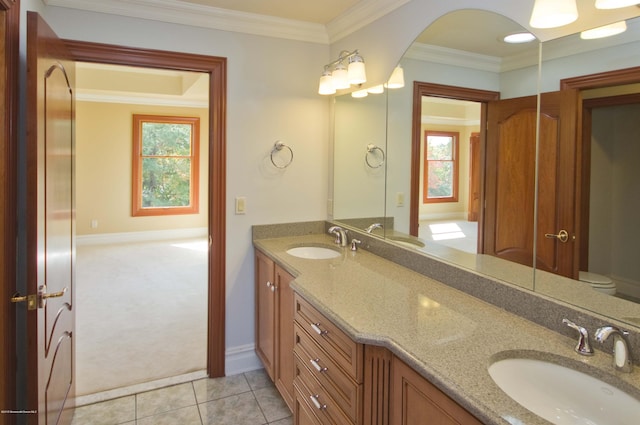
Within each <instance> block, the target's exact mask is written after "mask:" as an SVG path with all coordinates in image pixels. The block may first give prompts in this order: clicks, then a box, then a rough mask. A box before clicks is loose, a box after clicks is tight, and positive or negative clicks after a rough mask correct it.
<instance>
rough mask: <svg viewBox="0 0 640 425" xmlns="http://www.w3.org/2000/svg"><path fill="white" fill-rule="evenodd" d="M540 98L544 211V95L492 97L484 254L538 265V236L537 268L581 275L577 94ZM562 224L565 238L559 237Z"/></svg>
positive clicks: (487, 164) (487, 159) (542, 132)
mask: <svg viewBox="0 0 640 425" xmlns="http://www.w3.org/2000/svg"><path fill="white" fill-rule="evenodd" d="M540 99H541V100H540V134H539V153H538V155H539V157H538V160H537V164H538V169H537V173H538V175H537V178H538V185H537V187H538V200H537V202H538V206H537V213H536V209H535V197H534V193H535V188H536V185H535V183H536V126H537V122H536V121H537V98H536V96H528V97H522V98H516V99H507V100H501V101H496V102H490V103H489V110H488V113H487V122H488V130H487V150H486V151H487V155H486V177H485V178H486V180H485V182H486V186H485V199H486V209H485V228H484V230H485V235H484V253H485V254H490V255H495V256H497V257H500V258H504V259H506V260H510V261H515V262H517V263H520V264H525V265H528V266H533V265H534V256H533V247H534V243H535V245H536V257H535V266H536V268H539V269H541V270H546V271H550V272H552V273H556V274H561V275H563V276H568V277H576V276H577V268H576V267H577V261H574V256H575V255H576V254H577V250H576V249H575V247H576V244H575V235H576V234H577V232H576V227H577V226H576V218H577V216H578V213H579V211H578V209H577V208H576V189H575V188H576V187H577V184H578V182H577V181H576V161H577V158H576V155H577V150H576V146H577V143H578V140H579V139H578V134H577V133H578V130H577V123H578V112H577V111H578V108H577V102H578V93H577V91H576V90H563V91H561V92H553V93H543V94H541V98H540ZM534 221H535V223H536V224H537V226H536V227H535V228H537V231H534ZM561 231H564V232H566V234H567V238H566V241H564V242H563V241H562V240H561V238H555V237H552V235H560V234H561V233H560V232H561ZM534 233H535V235H534ZM545 235H548V236H549V237H545ZM562 239H564V238H562ZM574 269H575V270H574Z"/></svg>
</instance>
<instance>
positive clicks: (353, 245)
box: [351, 238, 362, 251]
mask: <svg viewBox="0 0 640 425" xmlns="http://www.w3.org/2000/svg"><path fill="white" fill-rule="evenodd" d="M361 243H362V241H361V240H360V239H356V238H353V239H351V251H357V250H358V245H360V244H361Z"/></svg>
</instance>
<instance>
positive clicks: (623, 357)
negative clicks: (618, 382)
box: [596, 326, 633, 373]
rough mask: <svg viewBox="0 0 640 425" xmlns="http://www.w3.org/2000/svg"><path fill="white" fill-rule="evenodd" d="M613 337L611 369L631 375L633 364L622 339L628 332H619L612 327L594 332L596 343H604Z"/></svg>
mask: <svg viewBox="0 0 640 425" xmlns="http://www.w3.org/2000/svg"><path fill="white" fill-rule="evenodd" d="M611 335H613V367H614V369H615V370H618V371H620V372H627V373H631V371H632V370H633V364H632V363H631V355H630V353H629V345H628V344H627V340H626V339H624V337H625V335H629V332H626V331H621V330H620V329H618V328H616V327H614V326H604V327H602V328H599V329H598V330H597V331H596V341H598V342H600V343H604V342H605V341H606V340H607V339H608V338H609V337H610V336H611Z"/></svg>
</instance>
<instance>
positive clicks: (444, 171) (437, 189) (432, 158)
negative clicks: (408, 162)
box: [423, 130, 460, 204]
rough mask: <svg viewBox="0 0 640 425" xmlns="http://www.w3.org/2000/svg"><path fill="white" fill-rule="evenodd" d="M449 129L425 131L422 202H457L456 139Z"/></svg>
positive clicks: (458, 136)
mask: <svg viewBox="0 0 640 425" xmlns="http://www.w3.org/2000/svg"><path fill="white" fill-rule="evenodd" d="M459 138H460V134H459V133H457V132H450V131H429V130H427V131H425V137H424V191H423V202H424V203H425V204H427V203H436V202H458V140H459Z"/></svg>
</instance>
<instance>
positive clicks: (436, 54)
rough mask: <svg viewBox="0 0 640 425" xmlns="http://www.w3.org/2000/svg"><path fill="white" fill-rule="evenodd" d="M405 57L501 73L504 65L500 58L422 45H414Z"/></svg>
mask: <svg viewBox="0 0 640 425" xmlns="http://www.w3.org/2000/svg"><path fill="white" fill-rule="evenodd" d="M404 57H405V58H409V59H416V60H421V61H426V62H434V63H441V64H445V65H453V66H461V67H463V68H471V69H478V70H481V71H489V72H500V70H501V64H502V61H501V60H500V58H498V57H495V56H488V55H481V54H478V53H471V52H465V51H462V50H456V49H449V48H446V47H440V46H433V45H430V44H422V43H413V45H412V46H411V47H410V48H409V50H407V52H406V53H405V55H404Z"/></svg>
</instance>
